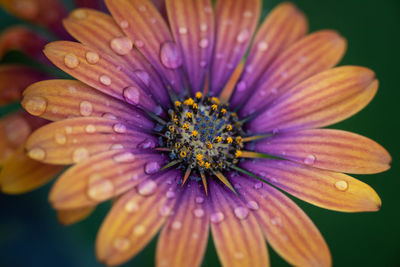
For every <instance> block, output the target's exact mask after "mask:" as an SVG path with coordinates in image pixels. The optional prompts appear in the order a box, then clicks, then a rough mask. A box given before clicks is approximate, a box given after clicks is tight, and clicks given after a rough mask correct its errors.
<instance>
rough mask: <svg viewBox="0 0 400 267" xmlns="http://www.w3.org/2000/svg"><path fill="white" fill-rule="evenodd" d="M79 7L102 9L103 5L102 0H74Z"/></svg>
mask: <svg viewBox="0 0 400 267" xmlns="http://www.w3.org/2000/svg"><path fill="white" fill-rule="evenodd" d="M74 3H75V6H77V7H88V8H94V9H98V10H100V9H101V8H102V7H103V1H102V0H74Z"/></svg>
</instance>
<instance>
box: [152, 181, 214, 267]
mask: <svg viewBox="0 0 400 267" xmlns="http://www.w3.org/2000/svg"><path fill="white" fill-rule="evenodd" d="M201 190H203V191H201ZM169 192H170V195H172V192H173V191H169ZM205 205H206V204H205V194H204V189H203V188H200V187H199V186H198V182H192V183H191V184H189V185H188V186H185V189H184V191H183V193H182V194H181V196H180V197H179V200H178V204H177V205H176V210H175V211H174V212H173V215H172V216H171V217H170V219H169V220H168V222H167V223H166V225H165V226H164V227H163V230H162V231H161V234H160V237H159V240H158V243H157V256H156V262H157V264H156V265H157V266H165V267H167V266H172V267H186V266H200V265H201V262H202V260H203V256H204V253H205V250H206V247H207V240H208V235H209V221H208V220H209V216H208V210H207V207H206V206H205ZM160 211H163V212H165V209H164V208H163V209H162V210H160ZM171 244H175V245H174V246H171Z"/></svg>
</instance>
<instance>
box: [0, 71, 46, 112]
mask: <svg viewBox="0 0 400 267" xmlns="http://www.w3.org/2000/svg"><path fill="white" fill-rule="evenodd" d="M46 77H47V76H46V75H45V74H43V73H41V72H39V71H37V70H35V69H32V68H30V67H27V66H22V65H9V64H5V65H2V66H0V105H7V104H10V103H12V102H15V101H19V100H20V99H21V96H22V92H23V91H24V90H25V88H26V87H28V85H30V84H32V83H34V82H37V81H40V80H43V79H45V78H46Z"/></svg>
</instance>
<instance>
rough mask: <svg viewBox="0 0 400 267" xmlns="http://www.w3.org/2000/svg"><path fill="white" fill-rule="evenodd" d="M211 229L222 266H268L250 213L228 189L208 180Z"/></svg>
mask: <svg viewBox="0 0 400 267" xmlns="http://www.w3.org/2000/svg"><path fill="white" fill-rule="evenodd" d="M210 194H211V203H210V208H211V215H210V220H211V231H212V236H213V239H214V243H215V248H216V249H217V253H218V257H219V259H220V261H221V263H222V265H223V266H232V267H234V266H238V267H240V266H254V267H256V266H260V267H261V266H262V267H265V266H269V258H268V251H267V246H266V244H265V241H264V237H263V234H262V231H261V229H260V226H259V225H258V222H257V220H256V218H255V217H254V215H253V214H249V211H248V209H247V208H246V207H245V205H243V204H242V202H241V201H240V199H238V198H237V197H236V196H234V195H233V193H232V192H231V191H229V189H227V188H226V187H225V186H223V185H219V184H217V183H215V182H214V181H210Z"/></svg>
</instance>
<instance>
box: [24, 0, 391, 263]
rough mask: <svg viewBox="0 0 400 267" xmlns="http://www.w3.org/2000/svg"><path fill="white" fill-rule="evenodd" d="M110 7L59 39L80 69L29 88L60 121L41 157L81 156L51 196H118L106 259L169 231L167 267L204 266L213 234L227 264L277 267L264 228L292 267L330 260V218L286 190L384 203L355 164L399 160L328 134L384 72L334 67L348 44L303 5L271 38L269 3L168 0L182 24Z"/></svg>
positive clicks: (374, 206) (45, 133) (81, 200)
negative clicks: (316, 22)
mask: <svg viewBox="0 0 400 267" xmlns="http://www.w3.org/2000/svg"><path fill="white" fill-rule="evenodd" d="M106 4H107V6H108V9H109V11H110V12H111V14H112V16H109V15H107V14H104V13H101V12H98V11H94V10H90V9H78V10H76V11H74V12H73V13H72V14H71V16H69V17H68V18H67V19H66V20H65V21H64V25H65V26H66V29H67V30H68V31H69V33H70V34H71V35H72V36H74V37H75V38H76V39H77V40H78V41H79V43H78V42H68V41H63V42H54V43H51V44H49V45H47V46H46V48H45V54H46V56H47V57H48V58H49V59H50V60H51V61H52V62H53V63H54V64H56V65H57V66H58V67H59V68H61V69H62V70H64V71H65V72H67V73H69V74H70V75H71V76H73V77H75V78H76V79H77V80H49V81H43V82H39V83H36V84H34V85H32V86H30V87H29V88H28V89H27V90H26V91H25V92H24V98H23V101H22V104H23V106H24V107H25V109H26V110H27V111H28V112H29V113H31V114H33V115H36V116H41V117H43V118H45V119H48V120H52V121H56V122H54V123H51V124H48V125H46V126H44V127H42V128H40V129H39V130H37V131H36V132H35V133H33V134H32V135H31V136H30V138H29V140H28V141H27V145H26V149H27V153H28V155H29V156H30V157H31V158H33V159H35V160H38V161H40V162H45V163H48V164H56V165H70V164H73V166H72V167H71V168H70V169H68V170H67V171H66V172H65V173H64V174H63V175H62V176H61V177H60V178H59V179H58V180H57V182H56V183H55V185H54V187H53V189H52V191H51V193H50V201H51V203H52V205H53V206H54V208H56V209H61V210H71V211H74V212H76V211H81V212H82V213H85V212H87V211H88V210H89V211H90V210H91V209H93V207H95V206H96V205H98V204H99V203H101V202H103V201H106V200H111V199H115V202H114V204H113V207H112V209H111V211H110V213H109V214H108V215H107V218H106V219H105V221H104V222H103V224H102V226H101V229H100V231H99V234H98V238H97V242H96V252H97V256H98V258H99V260H100V261H102V262H104V263H105V264H107V265H118V264H121V263H123V262H125V261H127V260H128V259H130V258H131V257H133V256H134V255H135V254H137V253H138V252H139V251H140V250H141V249H142V248H143V247H144V246H145V245H146V244H147V243H148V242H149V241H150V240H151V239H152V238H153V237H154V236H155V235H156V234H157V232H159V231H161V233H160V236H159V241H158V245H157V255H156V262H157V265H158V266H198V265H200V263H201V260H202V257H203V255H204V252H205V249H206V244H207V239H208V236H209V230H210V229H211V232H212V237H213V240H214V242H215V246H216V249H217V253H218V256H219V258H220V260H221V262H222V264H223V265H224V266H268V265H269V260H268V254H267V248H266V242H265V239H266V240H267V241H268V243H269V244H270V245H271V247H273V248H274V249H275V250H276V251H277V252H278V253H279V254H280V255H281V256H282V257H283V258H284V259H285V260H286V261H288V262H289V263H291V264H294V265H299V266H308V265H318V266H329V265H331V256H330V253H329V249H328V247H327V245H326V243H325V241H324V239H323V237H322V236H321V234H320V233H319V231H318V230H317V228H316V227H315V226H314V224H313V223H312V222H311V221H310V219H309V218H308V217H307V216H306V215H305V214H304V212H302V211H301V210H300V209H299V208H298V207H297V206H296V204H295V203H294V202H293V201H291V200H290V199H289V198H288V197H287V196H285V194H284V193H282V192H281V191H280V190H282V191H285V192H288V193H290V194H292V195H293V196H296V197H298V198H300V199H302V200H305V201H307V202H309V203H312V204H314V205H317V206H320V207H323V208H327V209H332V210H338V211H346V212H356V211H376V210H378V209H379V207H380V205H381V201H380V199H379V197H378V195H377V194H376V193H375V191H374V190H373V189H372V188H370V187H369V186H368V185H366V184H364V183H363V182H361V181H358V180H356V179H354V178H352V177H350V176H348V175H347V174H343V173H355V174H368V173H377V172H381V171H385V170H387V169H388V168H389V163H390V156H389V154H388V153H387V152H386V151H385V150H384V149H383V148H382V147H381V146H380V145H378V144H377V143H375V142H373V141H372V140H369V139H367V138H365V137H362V136H359V135H357V134H353V133H349V132H345V131H340V130H330V129H321V127H324V126H327V125H330V124H333V123H336V122H338V121H341V120H344V119H346V118H348V117H349V116H351V115H354V114H355V113H356V112H358V111H359V110H361V109H362V108H363V107H365V106H366V105H367V104H368V103H369V101H370V100H371V99H372V98H373V96H374V95H375V93H376V90H377V87H378V82H377V80H376V78H375V75H374V73H373V72H372V71H371V70H369V69H366V68H363V67H356V66H343V67H336V68H333V67H334V66H335V65H336V64H337V63H338V62H339V61H340V59H341V57H342V56H343V54H344V51H345V47H346V43H345V41H344V39H343V38H342V37H341V36H339V35H338V34H337V33H336V32H334V31H329V30H325V31H319V32H316V33H312V34H310V35H307V36H305V35H306V32H307V22H306V19H305V17H304V16H303V14H302V13H301V12H300V11H298V10H297V9H296V8H295V7H294V6H293V5H291V4H288V3H285V4H282V5H279V6H278V7H277V8H275V9H274V10H273V11H272V12H271V14H270V15H269V16H268V17H267V19H266V20H265V21H264V22H263V23H262V24H261V25H260V27H259V29H258V30H257V32H256V33H255V31H256V27H257V23H258V20H259V16H260V10H261V1H259V0H251V1H249V0H237V1H230V0H219V1H217V2H216V5H215V6H212V4H211V1H209V0H201V1H198V0H187V1H179V0H167V1H166V11H167V15H168V22H169V23H167V22H166V21H164V18H163V16H162V15H160V13H159V12H158V11H157V9H156V8H155V7H154V6H153V5H152V4H151V3H150V2H149V1H146V0H129V1H127V0H107V1H106ZM254 33H255V35H254ZM253 35H254V38H253ZM248 48H249V53H248V56H247V57H246V59H244V56H245V53H246V51H247V50H248ZM278 189H280V190H278Z"/></svg>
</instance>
